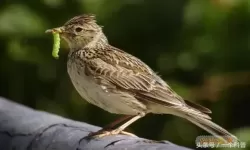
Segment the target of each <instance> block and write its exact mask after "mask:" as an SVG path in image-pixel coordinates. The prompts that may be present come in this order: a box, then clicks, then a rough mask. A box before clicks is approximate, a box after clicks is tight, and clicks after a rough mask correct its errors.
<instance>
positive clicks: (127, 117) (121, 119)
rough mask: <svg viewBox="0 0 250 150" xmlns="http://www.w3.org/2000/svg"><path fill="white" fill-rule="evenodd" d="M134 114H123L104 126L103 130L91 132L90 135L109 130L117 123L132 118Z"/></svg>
mask: <svg viewBox="0 0 250 150" xmlns="http://www.w3.org/2000/svg"><path fill="white" fill-rule="evenodd" d="M133 117H134V116H129V115H128V116H122V117H120V118H118V119H116V120H115V121H113V122H111V123H110V124H108V125H106V126H105V127H103V128H102V129H101V130H99V131H97V132H93V133H90V134H89V136H95V135H98V134H102V133H103V132H105V131H109V130H112V128H113V127H114V126H116V125H117V124H119V123H121V122H123V121H125V120H127V119H131V118H133Z"/></svg>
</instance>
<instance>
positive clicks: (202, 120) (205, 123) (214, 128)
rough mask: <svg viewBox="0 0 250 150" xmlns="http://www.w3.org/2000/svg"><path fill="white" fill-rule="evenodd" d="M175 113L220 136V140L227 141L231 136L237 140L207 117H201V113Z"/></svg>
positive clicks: (235, 138)
mask: <svg viewBox="0 0 250 150" xmlns="http://www.w3.org/2000/svg"><path fill="white" fill-rule="evenodd" d="M176 115H178V116H180V117H182V118H185V119H187V120H189V121H190V122H192V123H193V124H195V125H197V126H198V127H200V128H202V129H204V130H206V131H207V132H208V133H210V134H212V135H214V136H216V137H219V138H221V139H222V140H224V142H229V141H228V140H229V139H232V138H233V140H234V141H235V142H236V141H239V140H238V139H237V137H236V136H234V135H232V134H231V133H229V132H228V131H227V130H225V129H223V128H222V127H220V126H219V125H217V124H215V123H214V122H212V121H211V120H210V119H209V118H207V117H203V116H202V115H196V114H192V113H186V112H180V113H178V114H176ZM204 115H205V114H204Z"/></svg>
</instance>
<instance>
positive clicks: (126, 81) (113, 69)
mask: <svg viewBox="0 0 250 150" xmlns="http://www.w3.org/2000/svg"><path fill="white" fill-rule="evenodd" d="M96 52H97V54H99V55H98V57H96V58H93V59H90V60H88V61H86V63H87V64H88V65H87V66H90V67H88V69H89V70H88V72H91V73H92V74H93V76H95V77H98V78H99V79H100V78H101V79H102V80H106V81H108V82H110V83H112V84H113V85H115V86H116V87H117V88H119V89H120V90H127V91H130V92H131V93H133V94H135V96H136V97H138V98H142V97H143V99H141V100H142V101H147V102H154V103H158V104H162V105H165V106H183V105H185V102H184V100H183V99H182V98H181V97H180V96H178V95H177V94H176V93H175V92H174V91H173V90H172V89H171V88H170V87H169V86H168V85H167V84H166V83H165V82H164V81H163V80H162V79H161V78H160V77H159V76H157V75H156V74H155V73H154V72H153V71H152V70H151V69H150V68H149V67H148V66H147V65H146V64H144V63H143V62H142V61H141V60H139V59H137V58H136V57H134V56H132V55H130V54H128V53H125V52H123V51H121V50H119V49H116V48H114V47H109V48H107V49H106V50H103V51H101V52H100V51H96ZM104 53H105V54H104Z"/></svg>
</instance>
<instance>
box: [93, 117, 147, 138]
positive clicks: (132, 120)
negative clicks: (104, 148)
mask: <svg viewBox="0 0 250 150" xmlns="http://www.w3.org/2000/svg"><path fill="white" fill-rule="evenodd" d="M143 116H144V114H138V115H136V116H134V117H133V118H131V119H130V120H128V121H127V122H125V123H124V124H122V125H121V126H119V127H118V128H116V129H114V130H111V131H105V132H103V133H100V134H96V135H95V137H99V138H101V137H104V136H108V135H116V134H124V135H130V136H135V135H134V134H132V133H128V132H124V131H123V130H124V129H125V128H127V127H128V126H129V125H131V124H132V123H134V122H135V121H136V120H138V119H140V118H142V117H143Z"/></svg>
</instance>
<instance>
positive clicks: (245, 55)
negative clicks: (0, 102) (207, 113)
mask: <svg viewBox="0 0 250 150" xmlns="http://www.w3.org/2000/svg"><path fill="white" fill-rule="evenodd" d="M83 13H94V14H96V15H97V20H98V23H99V24H100V25H103V26H104V32H105V33H106V35H107V37H108V39H109V42H110V43H111V44H112V45H114V46H116V47H119V48H121V49H123V50H125V51H127V52H129V53H131V54H133V55H135V56H137V57H139V58H140V59H141V60H143V61H144V62H146V63H147V64H148V65H149V66H150V67H152V68H153V70H155V71H156V72H159V74H160V75H161V76H162V78H163V79H165V80H166V81H167V82H168V83H169V84H170V86H172V88H173V89H174V90H175V91H176V92H177V93H179V94H180V95H181V96H183V97H184V98H185V99H189V100H191V101H196V102H197V103H200V104H203V105H205V106H207V107H208V108H210V109H211V110H212V111H213V114H211V116H212V118H213V121H214V122H216V123H218V124H219V125H221V126H223V127H224V128H226V129H228V130H229V131H230V132H232V133H234V134H235V135H237V136H238V137H239V138H240V139H241V140H242V141H244V142H247V141H248V142H250V117H249V113H250V111H249V110H250V109H249V107H250V1H249V0H25V1H24V0H1V2H0V71H1V73H0V96H3V97H7V98H9V99H11V100H13V101H16V102H19V103H22V104H24V105H27V106H29V107H32V108H34V109H38V110H44V111H47V112H51V113H55V114H58V115H61V116H64V117H67V118H71V119H74V120H78V121H84V122H87V123H90V124H94V125H98V126H104V125H105V124H108V123H110V122H111V121H113V120H114V119H116V118H118V117H120V116H119V115H113V114H110V113H108V112H105V111H104V110H102V109H99V108H97V107H96V106H93V105H90V104H88V103H87V102H86V101H84V100H82V98H81V97H80V96H79V95H78V93H77V92H76V91H75V89H74V88H73V86H72V84H71V81H70V80H69V77H68V74H67V70H66V69H67V68H66V61H67V52H68V48H67V47H66V46H65V45H66V44H65V43H63V48H62V49H61V51H60V59H59V60H55V59H54V58H53V57H52V56H51V51H52V42H53V41H52V35H47V34H45V33H44V31H45V30H46V29H48V28H52V27H57V26H61V25H62V24H64V22H66V21H67V20H68V19H69V18H71V17H73V16H76V15H79V14H83ZM127 130H128V131H130V132H133V133H135V134H137V135H139V136H141V137H145V138H150V139H155V140H169V141H171V142H174V143H176V144H180V145H183V146H188V147H191V148H195V147H196V146H195V138H196V137H197V136H198V135H204V134H207V133H206V132H205V131H202V130H201V129H199V128H198V127H196V126H195V125H193V124H191V123H189V122H187V121H185V120H183V119H180V118H177V117H173V116H170V115H151V114H150V115H148V116H146V117H145V118H142V119H141V120H139V121H137V122H136V123H134V124H133V125H132V126H130V127H129V128H128V129H127Z"/></svg>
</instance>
